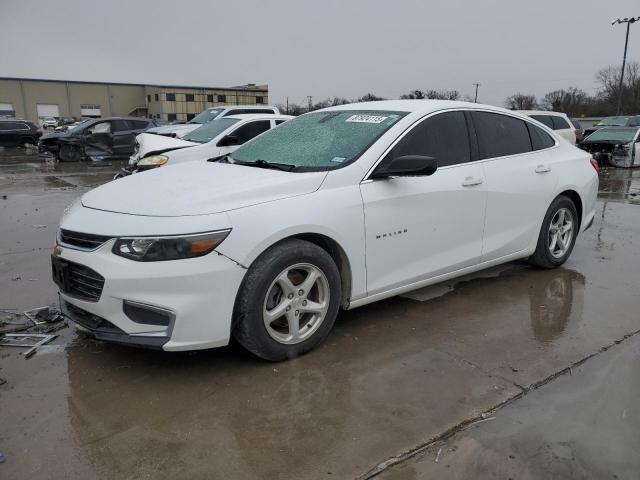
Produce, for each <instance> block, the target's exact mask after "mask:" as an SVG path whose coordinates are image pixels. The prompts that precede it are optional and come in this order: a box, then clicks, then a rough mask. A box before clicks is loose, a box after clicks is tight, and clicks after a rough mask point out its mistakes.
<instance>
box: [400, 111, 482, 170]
mask: <svg viewBox="0 0 640 480" xmlns="http://www.w3.org/2000/svg"><path fill="white" fill-rule="evenodd" d="M390 153H391V157H390V158H397V157H401V156H403V155H422V156H426V157H434V158H435V159H436V160H437V162H438V167H446V166H447V165H457V164H459V163H465V162H468V161H469V160H471V150H470V148H469V132H468V130H467V122H466V120H465V118H464V113H462V112H446V113H441V114H439V115H436V116H434V117H431V118H427V119H426V120H425V121H423V122H422V123H420V124H419V125H417V126H416V127H415V128H414V129H413V130H411V131H410V132H409V133H408V134H407V135H405V137H404V138H403V139H402V140H400V142H399V143H398V144H397V145H396V146H395V147H393V150H392V151H391V152H390Z"/></svg>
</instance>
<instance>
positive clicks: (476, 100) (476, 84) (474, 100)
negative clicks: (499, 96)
mask: <svg viewBox="0 0 640 480" xmlns="http://www.w3.org/2000/svg"><path fill="white" fill-rule="evenodd" d="M471 85H475V86H476V98H474V99H473V102H474V103H478V87H479V86H480V84H479V83H472V84H471Z"/></svg>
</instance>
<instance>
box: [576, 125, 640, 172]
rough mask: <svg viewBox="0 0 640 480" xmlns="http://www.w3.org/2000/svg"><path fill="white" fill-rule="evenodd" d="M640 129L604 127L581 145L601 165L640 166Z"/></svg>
mask: <svg viewBox="0 0 640 480" xmlns="http://www.w3.org/2000/svg"><path fill="white" fill-rule="evenodd" d="M639 145H640V127H604V128H601V129H599V130H597V131H595V132H594V133H592V134H591V135H589V136H588V137H587V138H585V139H584V140H583V141H582V142H581V143H580V145H579V146H580V148H582V149H583V150H586V151H587V152H589V153H590V154H591V155H593V158H594V159H595V160H596V161H597V162H598V164H599V165H601V166H604V165H607V164H609V165H611V166H614V167H637V166H640V158H638V157H639V156H640V152H639V151H638V149H639Z"/></svg>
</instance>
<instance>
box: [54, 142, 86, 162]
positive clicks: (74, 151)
mask: <svg viewBox="0 0 640 480" xmlns="http://www.w3.org/2000/svg"><path fill="white" fill-rule="evenodd" d="M81 158H82V155H81V154H80V149H79V148H77V147H74V146H73V145H62V146H61V147H60V151H59V152H58V159H59V160H60V161H61V162H77V161H79V160H80V159H81Z"/></svg>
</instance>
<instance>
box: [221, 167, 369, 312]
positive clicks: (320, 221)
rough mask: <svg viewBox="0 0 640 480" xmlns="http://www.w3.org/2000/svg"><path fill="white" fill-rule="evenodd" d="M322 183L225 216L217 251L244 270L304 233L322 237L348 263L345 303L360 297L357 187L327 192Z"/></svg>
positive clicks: (361, 219) (360, 214)
mask: <svg viewBox="0 0 640 480" xmlns="http://www.w3.org/2000/svg"><path fill="white" fill-rule="evenodd" d="M356 168H357V167H356ZM292 175H295V174H292ZM360 175H362V171H360ZM329 177H331V175H329ZM326 183H327V182H326V181H325V185H323V186H322V187H321V188H320V189H319V190H317V191H316V192H314V193H310V194H307V195H301V196H296V197H290V198H286V199H283V200H278V201H275V202H269V203H264V204H259V205H255V206H252V207H247V208H242V209H238V210H233V211H230V212H228V214H229V217H230V219H231V223H232V230H231V233H230V234H229V236H228V237H227V238H226V239H225V241H224V242H223V243H222V244H221V245H220V247H219V248H218V251H219V252H220V253H222V254H224V255H226V256H228V257H229V258H231V259H233V260H235V261H237V262H239V263H240V264H242V265H243V266H246V267H247V268H249V267H250V266H251V264H252V263H253V262H254V261H255V260H256V258H258V256H260V254H261V253H263V252H264V251H265V250H267V249H268V248H269V247H270V246H272V245H274V244H276V243H278V242H279V241H281V240H283V239H286V238H289V237H293V236H296V235H300V234H306V233H315V234H320V235H324V236H327V237H329V238H331V239H333V240H334V241H335V242H337V243H338V245H339V246H340V247H341V248H342V250H343V251H344V253H345V254H346V256H347V258H348V261H349V266H350V270H351V283H352V288H351V295H350V298H351V300H356V299H358V298H361V297H364V296H365V295H366V274H365V237H364V213H363V209H362V198H361V196H360V191H359V188H358V185H357V184H347V185H341V186H333V187H331V186H326ZM329 183H330V182H329Z"/></svg>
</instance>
